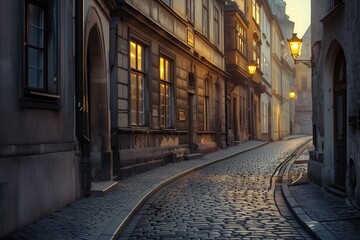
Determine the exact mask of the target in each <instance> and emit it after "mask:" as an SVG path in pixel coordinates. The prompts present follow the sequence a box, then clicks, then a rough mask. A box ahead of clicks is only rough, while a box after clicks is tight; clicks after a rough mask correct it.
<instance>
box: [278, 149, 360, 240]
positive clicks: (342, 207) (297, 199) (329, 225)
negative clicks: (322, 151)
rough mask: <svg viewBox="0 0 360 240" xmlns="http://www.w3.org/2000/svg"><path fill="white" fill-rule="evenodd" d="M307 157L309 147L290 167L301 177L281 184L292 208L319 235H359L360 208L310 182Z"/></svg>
mask: <svg viewBox="0 0 360 240" xmlns="http://www.w3.org/2000/svg"><path fill="white" fill-rule="evenodd" d="M308 159H309V154H308V150H307V151H304V152H303V154H302V155H301V156H300V157H299V158H298V160H296V161H295V162H294V164H293V166H292V168H291V170H290V175H291V176H296V177H298V181H296V180H295V183H294V184H290V185H288V184H287V183H284V184H283V186H282V191H283V195H284V197H285V200H286V202H287V204H288V206H289V207H290V210H291V211H292V212H293V214H294V215H295V217H296V218H297V219H298V220H299V221H300V223H301V224H302V225H303V226H304V227H305V228H307V230H308V231H309V232H310V233H312V235H313V236H314V237H315V238H316V239H360V208H359V207H358V206H356V205H354V204H353V203H352V201H350V200H349V199H347V198H345V197H341V196H337V195H335V194H334V193H333V192H331V191H328V190H327V189H326V188H324V187H320V186H318V185H315V184H312V183H309V182H308V180H307V162H306V160H308ZM304 160H305V161H304ZM296 177H295V178H296Z"/></svg>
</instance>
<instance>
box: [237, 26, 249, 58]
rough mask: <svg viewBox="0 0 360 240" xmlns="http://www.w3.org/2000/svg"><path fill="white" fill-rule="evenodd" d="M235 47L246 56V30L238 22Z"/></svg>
mask: <svg viewBox="0 0 360 240" xmlns="http://www.w3.org/2000/svg"><path fill="white" fill-rule="evenodd" d="M236 32H237V33H236V38H237V49H238V50H239V51H240V52H241V53H242V54H243V55H244V56H245V57H246V56H247V54H246V30H245V28H244V27H243V26H241V25H240V24H236Z"/></svg>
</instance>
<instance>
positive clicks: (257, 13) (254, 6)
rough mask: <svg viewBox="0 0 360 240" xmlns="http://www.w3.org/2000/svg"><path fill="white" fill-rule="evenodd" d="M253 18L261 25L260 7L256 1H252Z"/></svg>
mask: <svg viewBox="0 0 360 240" xmlns="http://www.w3.org/2000/svg"><path fill="white" fill-rule="evenodd" d="M252 16H253V18H254V20H255V22H256V23H257V24H258V25H260V6H259V4H258V3H257V1H256V0H252Z"/></svg>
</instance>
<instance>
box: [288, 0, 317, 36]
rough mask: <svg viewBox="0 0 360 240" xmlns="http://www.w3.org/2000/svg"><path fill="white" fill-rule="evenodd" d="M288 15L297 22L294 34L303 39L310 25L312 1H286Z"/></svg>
mask: <svg viewBox="0 0 360 240" xmlns="http://www.w3.org/2000/svg"><path fill="white" fill-rule="evenodd" d="M285 2H286V14H287V15H289V17H290V20H291V21H293V22H295V28H294V32H295V33H297V36H298V37H299V38H302V36H303V35H304V33H305V31H306V29H307V28H308V27H309V25H310V17H311V6H310V5H311V4H310V0H285Z"/></svg>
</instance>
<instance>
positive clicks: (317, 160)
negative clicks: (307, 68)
mask: <svg viewBox="0 0 360 240" xmlns="http://www.w3.org/2000/svg"><path fill="white" fill-rule="evenodd" d="M311 7H312V16H311V21H312V23H311V24H312V27H311V35H312V61H313V68H312V84H313V93H315V94H314V95H313V123H314V132H313V136H314V147H315V150H314V151H313V152H312V154H311V160H310V162H309V174H310V179H311V180H312V181H313V182H316V183H318V184H321V185H323V186H325V187H329V188H331V187H335V188H337V189H340V190H342V191H344V192H346V194H347V196H348V197H349V198H353V199H355V200H356V201H357V202H360V182H359V180H360V174H359V173H360V165H359V159H360V158H359V157H360V156H359V148H360V146H359V144H360V143H359V139H360V132H359V127H360V124H359V114H360V111H359V107H360V101H359V99H360V95H359V92H360V82H359V80H358V77H359V75H360V69H359V67H358V66H359V59H360V58H359V56H360V50H359V47H358V43H359V42H360V34H359V33H358V31H357V29H358V26H359V24H360V18H359V13H360V2H358V1H341V0H320V1H318V0H314V1H312V6H311Z"/></svg>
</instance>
